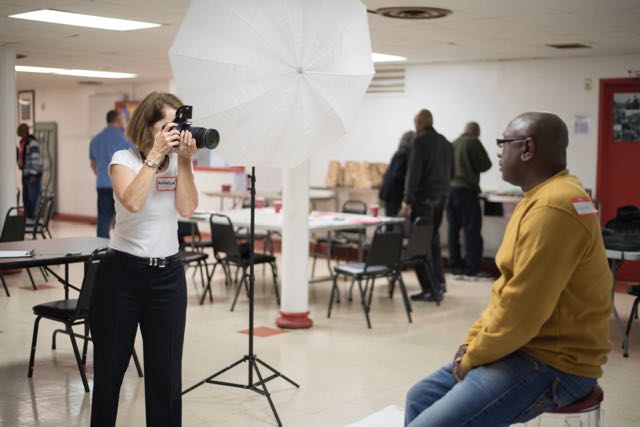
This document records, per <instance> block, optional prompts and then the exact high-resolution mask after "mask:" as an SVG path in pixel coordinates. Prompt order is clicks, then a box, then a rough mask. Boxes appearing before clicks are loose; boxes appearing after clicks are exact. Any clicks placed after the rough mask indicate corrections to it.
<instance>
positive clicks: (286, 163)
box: [169, 0, 374, 168]
mask: <svg viewBox="0 0 640 427" xmlns="http://www.w3.org/2000/svg"><path fill="white" fill-rule="evenodd" d="M169 55H170V58H171V67H172V69H173V76H174V81H175V85H176V92H177V94H178V96H180V97H181V98H182V100H183V101H184V102H186V103H188V104H192V105H193V106H194V111H193V116H194V117H193V122H194V124H195V125H197V126H204V127H212V128H215V129H218V130H219V132H220V145H219V146H218V149H217V150H218V151H219V153H220V155H221V156H222V158H224V159H225V160H226V161H227V162H228V163H229V164H232V165H257V166H276V167H278V166H279V167H288V168H291V167H295V166H297V165H299V164H300V163H301V162H303V161H304V160H306V159H308V158H310V156H311V155H312V153H313V152H314V151H315V150H317V149H318V148H320V147H323V146H326V145H327V144H329V143H332V142H334V141H335V140H336V139H337V138H338V137H340V136H341V135H343V134H344V133H345V132H346V131H347V126H348V124H349V123H350V122H351V120H352V119H353V118H354V116H355V114H356V112H357V110H358V107H359V106H360V103H361V101H362V98H363V96H364V94H365V92H366V90H367V87H368V85H369V83H370V81H371V78H372V76H373V73H374V69H373V63H372V60H371V44H370V40H369V27H368V23H367V14H366V8H365V7H364V5H363V4H362V3H361V2H360V1H359V0H194V1H192V3H191V6H190V7H189V10H188V11H187V14H186V16H185V18H184V21H183V23H182V25H181V27H180V30H179V32H178V34H177V36H176V38H175V40H174V42H173V45H172V46H171V49H170V51H169Z"/></svg>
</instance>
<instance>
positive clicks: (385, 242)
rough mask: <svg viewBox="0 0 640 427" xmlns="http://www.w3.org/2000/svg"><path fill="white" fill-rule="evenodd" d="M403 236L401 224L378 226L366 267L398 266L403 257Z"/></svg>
mask: <svg viewBox="0 0 640 427" xmlns="http://www.w3.org/2000/svg"><path fill="white" fill-rule="evenodd" d="M402 234H403V233H402V225H401V224H388V225H384V224H382V225H379V226H377V227H376V231H375V233H374V234H373V241H372V242H371V247H370V249H369V254H368V255H367V261H366V267H367V268H368V267H372V266H381V265H382V266H390V267H395V266H397V265H398V264H399V263H400V259H401V257H402V237H403V236H402ZM365 271H366V268H365Z"/></svg>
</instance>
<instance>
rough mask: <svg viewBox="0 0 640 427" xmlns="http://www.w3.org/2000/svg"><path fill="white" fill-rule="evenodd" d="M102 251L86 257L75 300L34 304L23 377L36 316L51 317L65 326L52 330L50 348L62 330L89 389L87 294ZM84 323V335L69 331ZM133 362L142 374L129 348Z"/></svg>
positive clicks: (33, 345) (35, 334) (35, 336)
mask: <svg viewBox="0 0 640 427" xmlns="http://www.w3.org/2000/svg"><path fill="white" fill-rule="evenodd" d="M105 252H106V248H102V249H96V250H95V251H93V253H92V254H91V257H90V258H89V260H88V261H87V262H86V263H85V265H84V266H85V273H84V279H83V281H82V288H80V295H78V299H63V300H58V301H51V302H46V303H43V304H38V305H36V306H34V307H33V314H35V315H36V320H35V323H34V325H33V338H32V340H31V355H30V357H29V373H28V374H27V376H28V377H29V378H31V377H32V376H33V363H34V359H35V356H36V343H37V341H38V326H39V324H40V319H42V318H43V317H44V318H45V319H49V320H53V321H55V322H61V323H64V325H65V329H64V330H62V329H60V330H56V331H55V332H54V335H53V345H52V348H53V349H54V350H55V348H56V344H55V337H56V333H58V332H60V333H64V334H67V335H69V338H70V339H71V346H72V347H73V353H74V355H75V357H76V363H77V364H78V369H79V370H80V376H81V377H82V384H83V385H84V391H85V392H87V393H88V392H89V383H88V382H87V376H86V373H85V364H86V361H87V347H88V343H89V341H90V340H91V337H90V335H89V334H90V332H89V308H90V304H91V293H92V292H93V284H94V282H95V276H96V271H97V270H98V265H99V263H100V257H101V256H102V255H103V254H104V253H105ZM79 325H83V326H84V335H80V334H76V333H75V332H74V330H73V327H74V326H79ZM76 338H80V339H82V340H83V341H84V345H83V347H82V357H81V356H80V351H79V349H78V344H77V342H76ZM133 361H134V363H135V365H136V369H137V371H138V376H140V377H142V368H141V367H140V361H139V360H138V355H137V354H136V351H135V349H134V350H133Z"/></svg>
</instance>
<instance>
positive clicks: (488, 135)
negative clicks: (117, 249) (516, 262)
mask: <svg viewBox="0 0 640 427" xmlns="http://www.w3.org/2000/svg"><path fill="white" fill-rule="evenodd" d="M638 68H640V55H628V56H612V57H602V58H569V59H549V60H526V61H508V62H507V61H505V62H481V63H455V64H453V63H452V64H436V65H416V66H409V67H408V69H407V74H406V75H407V80H406V93H405V94H394V95H391V94H372V95H367V96H366V97H365V100H364V102H363V104H362V108H361V110H360V112H359V114H358V116H357V118H356V120H355V122H354V123H353V125H352V128H351V130H350V132H349V133H348V134H347V135H345V136H344V137H343V138H341V139H340V140H339V141H337V142H335V143H333V144H330V145H329V146H327V147H326V148H325V149H324V150H322V151H320V152H319V153H317V154H316V155H314V156H313V158H312V159H311V180H310V182H311V185H324V178H325V173H326V168H327V164H328V162H329V160H332V159H336V160H340V161H345V160H366V161H385V162H387V161H389V159H390V157H391V155H392V154H393V152H394V151H395V149H396V146H397V143H398V139H399V138H400V135H401V134H402V133H403V132H404V131H406V130H408V129H411V128H412V127H413V116H414V115H415V113H416V112H417V111H418V110H419V109H420V108H429V109H431V111H432V112H433V114H434V119H435V128H436V129H437V130H438V131H439V132H441V133H443V134H444V135H445V136H446V137H447V138H449V139H451V140H453V139H454V138H456V137H457V136H458V135H459V134H460V132H461V130H462V128H463V126H464V124H465V123H466V122H467V121H469V120H475V121H477V122H478V123H480V126H481V127H482V135H481V140H482V141H483V143H484V144H485V147H486V148H487V151H488V152H489V154H490V156H491V158H492V161H493V162H494V167H493V168H492V169H491V170H490V171H489V172H487V173H485V174H483V175H482V180H481V185H482V187H483V189H485V190H504V189H508V188H510V186H509V185H508V184H506V183H504V182H503V181H502V180H501V178H500V173H499V171H498V167H497V157H496V153H495V143H494V142H493V141H494V140H495V138H496V137H498V136H500V135H501V134H502V132H503V130H504V128H505V127H506V125H507V123H508V122H509V120H510V119H512V118H513V117H514V116H516V115H517V114H519V113H521V112H524V111H530V110H547V111H552V112H555V113H557V114H559V115H560V117H562V118H563V119H564V120H565V121H566V122H567V125H568V126H569V128H570V132H571V134H570V137H571V141H570V144H569V156H568V158H569V168H570V169H571V171H572V172H573V173H574V174H576V175H577V176H578V177H579V178H580V179H581V180H582V181H583V183H584V185H585V186H587V187H591V188H595V181H596V154H597V121H598V79H600V78H615V77H626V76H627V70H629V69H638ZM587 78H590V79H592V82H593V87H592V89H591V90H590V91H589V90H585V88H584V85H585V79H587ZM18 85H19V82H18ZM18 88H19V89H35V90H36V117H37V118H38V121H54V122H57V123H58V131H59V135H58V140H59V159H60V163H59V172H58V173H59V175H58V185H59V193H60V194H59V210H60V212H62V213H67V214H77V215H92V216H93V215H95V214H96V207H95V204H96V201H95V200H96V195H95V190H94V187H95V178H94V176H93V173H92V172H91V170H90V168H89V164H88V163H89V162H88V144H89V141H90V139H91V137H92V136H93V133H95V132H94V131H93V130H91V129H89V127H90V125H89V123H90V122H91V117H90V108H89V107H90V101H89V99H90V97H91V96H92V95H97V94H114V93H121V94H126V95H127V96H128V98H129V99H141V98H143V97H144V96H145V95H146V94H148V93H149V92H151V91H153V90H158V91H170V90H171V88H172V82H171V81H160V82H150V83H141V84H136V85H109V86H99V87H80V86H78V87H66V88H22V87H20V86H19V87H18ZM187 101H188V100H185V102H187ZM104 113H105V112H101V115H104ZM95 114H97V113H95ZM575 115H584V116H587V117H589V118H590V119H591V127H590V129H589V133H588V134H587V135H574V133H573V119H574V116H575ZM221 144H224V140H222V141H221ZM257 176H258V179H257V187H258V190H264V191H269V192H272V191H276V190H279V189H280V188H281V179H282V177H281V173H280V171H279V170H278V169H273V168H258V170H257Z"/></svg>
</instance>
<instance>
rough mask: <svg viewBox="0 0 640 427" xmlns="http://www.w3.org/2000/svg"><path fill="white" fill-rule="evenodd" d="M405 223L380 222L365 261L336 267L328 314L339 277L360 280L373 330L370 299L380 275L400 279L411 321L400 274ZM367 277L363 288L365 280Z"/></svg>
mask: <svg viewBox="0 0 640 427" xmlns="http://www.w3.org/2000/svg"><path fill="white" fill-rule="evenodd" d="M402 238H403V232H402V225H401V224H391V225H379V226H378V227H376V230H375V233H374V235H373V241H372V242H371V247H370V249H369V253H368V256H367V260H366V261H365V262H354V263H347V264H339V265H337V266H335V267H334V275H333V285H332V287H331V297H330V298H329V309H328V310H327V317H331V309H332V307H333V301H334V299H336V297H337V295H338V293H339V289H338V276H339V275H343V276H345V277H351V278H352V279H353V281H356V282H357V283H358V288H359V289H360V303H361V304H362V309H363V311H364V316H365V318H366V320H367V326H368V327H369V329H371V320H370V319H369V311H370V308H371V299H372V297H373V289H374V285H375V280H376V279H377V278H381V277H384V278H387V279H388V280H389V282H390V283H391V282H394V281H398V283H399V284H400V291H401V293H402V299H403V301H404V308H405V311H406V312H407V318H408V319H409V323H412V319H411V311H412V309H411V303H410V302H409V296H408V295H407V289H406V287H405V285H404V281H403V280H402V275H401V270H400V266H401V257H402ZM363 280H365V285H364V287H363V286H362V281H363Z"/></svg>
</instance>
